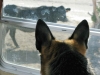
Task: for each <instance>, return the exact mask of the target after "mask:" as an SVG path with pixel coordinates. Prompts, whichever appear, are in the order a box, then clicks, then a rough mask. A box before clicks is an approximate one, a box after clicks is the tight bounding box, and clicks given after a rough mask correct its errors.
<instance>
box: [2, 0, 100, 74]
mask: <svg viewBox="0 0 100 75" xmlns="http://www.w3.org/2000/svg"><path fill="white" fill-rule="evenodd" d="M95 5H96V6H95ZM99 11H100V0H90V1H87V0H67V1H66V0H4V5H3V17H14V18H20V19H28V20H34V21H37V19H39V18H41V19H43V20H44V21H46V22H51V23H53V25H54V24H55V23H57V24H61V25H69V26H72V25H73V26H76V25H78V23H79V22H80V21H81V20H83V19H86V20H87V21H88V23H89V26H90V27H91V28H98V29H99V28H100V22H99V21H100V19H99V18H100V17H99V13H100V12H99ZM93 13H94V14H93ZM55 25H56V24H55ZM3 27H4V29H3V32H2V34H3V38H2V39H3V40H4V43H3V45H2V46H3V58H4V60H5V61H6V62H8V63H13V64H17V65H21V66H26V67H31V68H35V69H40V58H39V52H38V51H37V50H36V48H35V29H33V28H25V27H21V26H16V25H14V24H12V25H11V24H10V25H8V24H3ZM52 32H53V34H54V35H55V37H57V38H58V39H61V40H63V39H66V38H67V37H69V36H70V34H71V33H72V31H68V32H67V31H66V30H63V31H59V32H58V31H52ZM62 36H63V37H62ZM99 39H100V33H94V34H91V35H90V38H89V47H88V48H89V49H88V50H87V56H88V57H89V59H90V62H91V64H92V65H93V66H92V67H93V69H94V71H95V73H96V74H97V75H99V74H100V71H99V70H100V40H99Z"/></svg>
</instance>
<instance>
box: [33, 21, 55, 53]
mask: <svg viewBox="0 0 100 75" xmlns="http://www.w3.org/2000/svg"><path fill="white" fill-rule="evenodd" d="M35 38H36V48H37V50H39V52H41V47H42V46H44V45H45V46H48V45H50V43H51V41H52V40H53V39H55V38H54V37H53V35H52V33H51V31H50V29H49V28H48V26H47V25H46V23H45V22H44V21H42V20H41V19H39V20H38V21H37V25H36V31H35Z"/></svg>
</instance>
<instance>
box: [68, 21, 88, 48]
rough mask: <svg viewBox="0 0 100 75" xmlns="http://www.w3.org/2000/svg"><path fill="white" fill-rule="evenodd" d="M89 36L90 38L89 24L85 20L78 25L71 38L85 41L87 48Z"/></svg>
mask: <svg viewBox="0 0 100 75" xmlns="http://www.w3.org/2000/svg"><path fill="white" fill-rule="evenodd" d="M88 38H89V25H88V22H87V21H86V20H83V21H82V22H81V23H79V25H78V26H77V27H76V29H75V30H74V32H73V34H72V36H71V37H70V38H69V39H75V40H77V41H78V42H84V43H85V45H86V48H87V42H88Z"/></svg>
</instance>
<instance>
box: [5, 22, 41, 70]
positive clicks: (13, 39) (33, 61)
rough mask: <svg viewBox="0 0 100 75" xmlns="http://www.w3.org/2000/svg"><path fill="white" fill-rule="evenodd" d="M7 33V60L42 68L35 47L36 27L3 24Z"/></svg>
mask: <svg viewBox="0 0 100 75" xmlns="http://www.w3.org/2000/svg"><path fill="white" fill-rule="evenodd" d="M3 26H4V28H5V29H4V31H3V35H4V34H5V37H3V38H5V40H4V45H3V46H4V47H3V57H4V60H5V61H6V62H9V63H13V64H17V65H22V66H26V67H31V68H35V69H40V58H39V52H38V51H37V50H36V48H35V37H34V29H30V28H29V29H28V28H23V27H17V26H13V25H6V24H5V25H3Z"/></svg>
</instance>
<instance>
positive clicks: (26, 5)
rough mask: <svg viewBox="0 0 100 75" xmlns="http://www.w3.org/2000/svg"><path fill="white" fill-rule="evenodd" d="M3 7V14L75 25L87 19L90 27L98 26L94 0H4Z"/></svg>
mask: <svg viewBox="0 0 100 75" xmlns="http://www.w3.org/2000/svg"><path fill="white" fill-rule="evenodd" d="M98 1H99V0H97V1H96V2H98ZM97 4H98V3H97ZM3 8H4V13H3V16H8V17H16V18H21V19H31V20H37V19H39V18H41V19H43V20H44V21H47V22H52V23H58V24H64V25H74V26H76V25H77V24H78V23H79V22H80V21H81V20H83V19H86V20H88V22H89V25H90V27H93V28H94V27H95V26H96V25H95V24H94V23H96V22H95V20H96V17H95V16H94V15H93V1H92V0H90V1H87V0H82V1H81V0H67V1H66V0H8V1H6V0H4V6H3ZM98 8H99V7H98ZM94 25H95V26H94ZM96 27H97V28H98V25H97V26H96Z"/></svg>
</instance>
